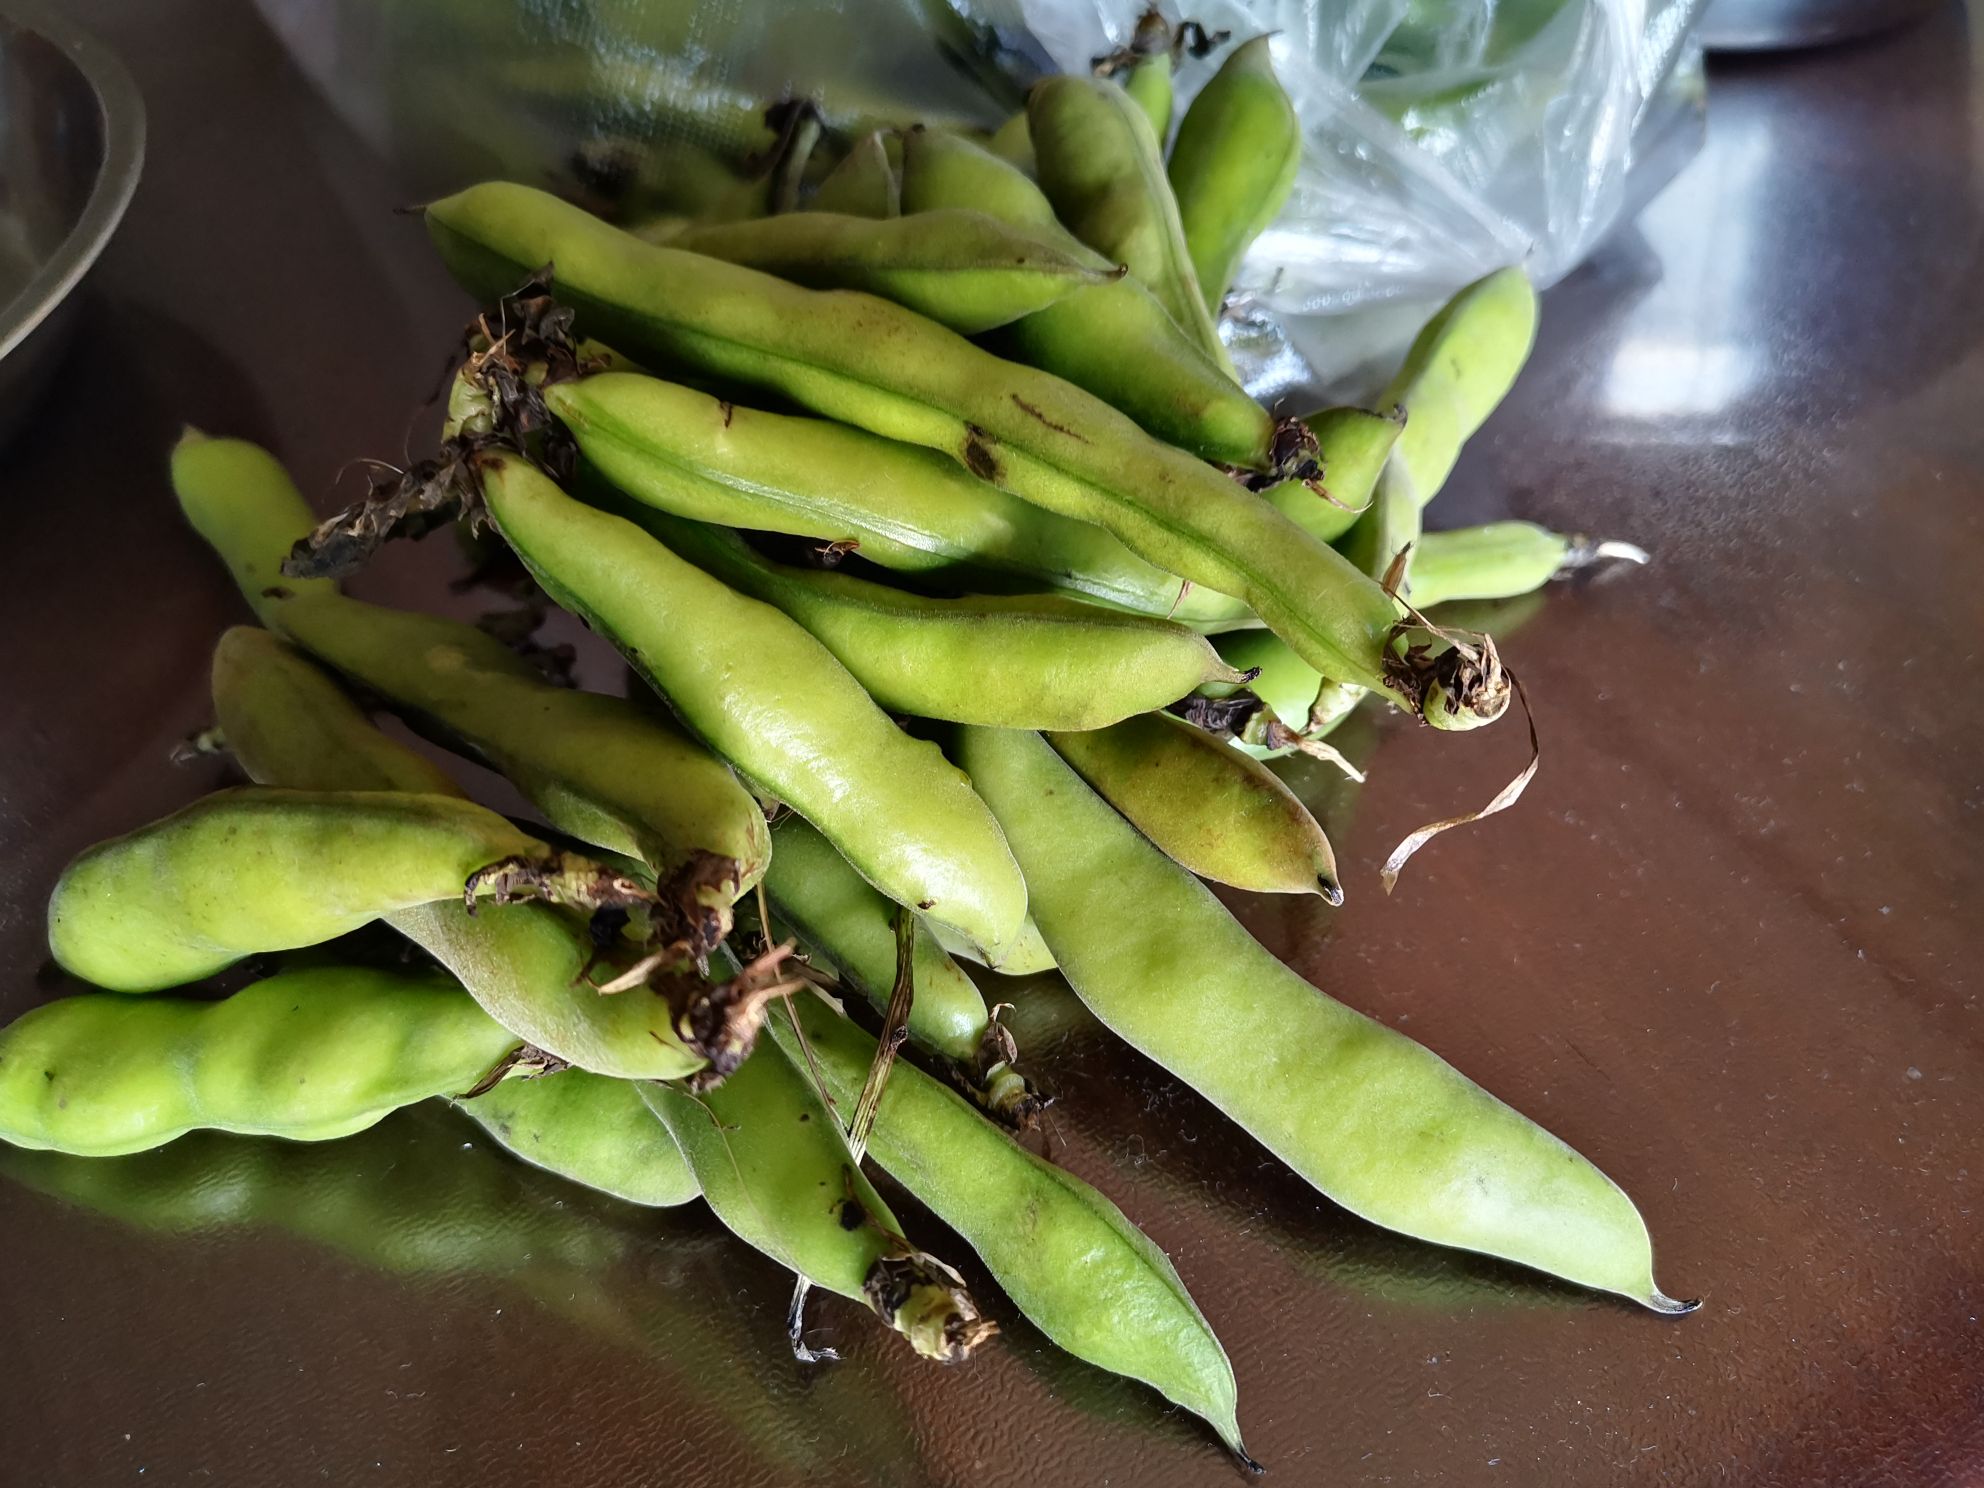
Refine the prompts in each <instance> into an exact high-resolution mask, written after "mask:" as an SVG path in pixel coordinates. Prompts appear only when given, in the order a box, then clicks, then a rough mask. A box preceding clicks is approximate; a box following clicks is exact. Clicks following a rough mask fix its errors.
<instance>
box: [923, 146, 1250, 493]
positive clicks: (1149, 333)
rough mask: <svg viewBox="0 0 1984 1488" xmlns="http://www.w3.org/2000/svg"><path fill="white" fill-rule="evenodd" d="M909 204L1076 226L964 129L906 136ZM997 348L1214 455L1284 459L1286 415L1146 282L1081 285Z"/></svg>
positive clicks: (1001, 334)
mask: <svg viewBox="0 0 1984 1488" xmlns="http://www.w3.org/2000/svg"><path fill="white" fill-rule="evenodd" d="M902 201H903V210H904V211H905V212H929V211H936V210H941V209H942V208H945V207H963V206H970V207H974V208H976V209H977V210H979V211H982V212H989V213H990V214H991V215H993V216H994V217H997V218H1000V219H1001V220H1002V221H1005V222H1010V223H1011V224H1013V225H1014V226H1015V227H1019V228H1024V229H1026V230H1029V231H1032V232H1036V233H1043V234H1059V235H1062V236H1066V233H1067V229H1065V228H1064V227H1062V226H1061V223H1060V219H1059V218H1057V217H1056V216H1055V215H1054V208H1053V206H1052V204H1051V203H1049V202H1048V200H1047V198H1046V196H1045V195H1044V194H1042V192H1041V190H1040V187H1039V186H1038V185H1037V184H1035V182H1034V181H1033V179H1032V178H1031V177H1030V176H1028V175H1026V174H1024V173H1023V172H1021V171H1019V170H1017V169H1015V168H1014V167H1013V166H1011V165H1009V164H1007V163H1006V162H1005V161H1003V160H1001V159H999V158H998V157H997V156H996V155H994V154H992V153H990V152H989V151H986V150H982V149H980V148H979V147H978V146H977V145H974V144H973V143H972V142H971V141H970V140H965V139H959V138H957V137H956V136H955V135H945V134H936V133H933V132H931V131H929V130H923V131H920V132H916V133H912V134H910V135H908V136H907V137H906V138H905V139H904V141H903V187H902ZM1068 241H1069V242H1071V243H1072V242H1075V241H1076V240H1075V239H1073V238H1069V239H1068ZM1096 262H1097V263H1099V264H1106V263H1107V262H1108V260H1107V259H1104V258H1102V257H1101V256H1100V255H1097V258H1096ZM986 345H987V346H988V347H990V348H991V349H992V350H994V351H996V352H998V353H999V354H1000V355H1001V356H1006V357H1011V358H1013V359H1014V360H1015V361H1021V362H1025V363H1026V364H1027V365H1029V366H1033V367H1038V368H1040V369H1041V370H1042V371H1045V372H1051V373H1053V374H1054V375H1055V376H1057V377H1063V378H1066V379H1067V380H1068V381H1069V382H1072V383H1074V384H1075V385H1076V386H1077V387H1079V388H1082V389H1084V390H1086V391H1088V392H1090V393H1093V394H1094V395H1095V396H1096V397H1098V398H1100V399H1102V400H1103V401H1104V402H1105V403H1108V404H1109V405H1110V406H1111V407H1113V408H1116V409H1118V410H1119V411H1121V412H1122V413H1124V414H1126V415H1128V416H1129V417H1130V418H1131V419H1133V420H1135V421H1136V423H1137V424H1138V425H1140V426H1141V427H1142V428H1143V429H1144V430H1146V431H1147V432H1148V433H1151V434H1154V435H1156V436H1157V437H1158V438H1160V439H1162V440H1164V441H1166V442H1167V443H1169V444H1175V445H1178V446H1179V447H1180V448H1182V449H1188V450H1191V451H1192V452H1193V453H1194V454H1196V455H1199V456H1202V457H1203V458H1205V459H1208V460H1215V461H1218V462H1219V463H1220V464H1223V465H1240V466H1246V467H1248V468H1250V469H1252V468H1263V469H1264V468H1267V467H1268V466H1270V465H1272V464H1273V463H1274V458H1275V456H1274V441H1275V421H1274V419H1273V418H1272V417H1271V416H1270V415H1269V414H1268V412H1267V410H1266V409H1264V408H1262V407H1261V405H1260V404H1258V403H1256V402H1255V401H1254V400H1253V399H1252V398H1250V397H1248V396H1247V393H1246V390H1245V389H1244V388H1242V387H1240V386H1239V384H1237V383H1236V382H1234V380H1233V378H1232V377H1231V376H1230V375H1229V374H1228V373H1227V371H1226V369H1225V368H1224V367H1223V366H1222V365H1221V364H1220V362H1219V361H1218V360H1217V359H1216V358H1214V357H1212V356H1209V355H1207V353H1206V352H1205V350H1204V349H1203V348H1202V347H1201V346H1199V345H1198V343H1197V342H1195V341H1193V340H1192V338H1191V337H1190V336H1189V335H1187V334H1186V333H1185V332H1184V331H1182V330H1180V329H1179V326H1178V322H1177V321H1175V320H1173V319H1172V318H1171V315H1170V312H1169V311H1167V310H1166V309H1165V308H1164V306H1163V305H1162V304H1160V303H1159V302H1158V299H1157V297H1156V296H1155V295H1153V294H1152V293H1151V292H1150V291H1149V290H1148V289H1146V288H1145V287H1144V286H1143V284H1142V283H1140V282H1139V281H1138V280H1136V279H1134V278H1131V277H1128V276H1126V277H1124V278H1122V279H1119V280H1116V281H1115V282H1113V283H1109V284H1096V285H1089V286H1086V287H1084V288H1082V289H1078V290H1076V291H1075V292H1074V293H1073V294H1071V295H1069V296H1068V297H1067V298H1066V299H1064V300H1061V301H1059V302H1057V303H1056V304H1054V305H1051V306H1049V307H1048V308H1047V309H1045V310H1041V311H1038V312H1036V313H1035V314H1033V315H1029V316H1027V317H1026V318H1025V319H1024V320H1018V321H1015V322H1013V324H1011V325H1009V326H1007V327H1005V328H1004V329H1003V330H1000V331H996V332H994V333H993V334H992V335H991V336H990V337H988V338H987V341H986Z"/></svg>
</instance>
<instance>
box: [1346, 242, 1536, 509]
mask: <svg viewBox="0 0 1984 1488" xmlns="http://www.w3.org/2000/svg"><path fill="white" fill-rule="evenodd" d="M1535 339H1536V291H1535V290H1534V289H1533V288H1532V287H1531V286H1530V282H1529V276H1528V275H1527V274H1525V273H1524V272H1523V271H1522V270H1521V269H1520V268H1508V269H1499V270H1497V271H1496V272H1495V273H1493V274H1489V275H1488V276H1486V277H1485V278H1482V279H1477V280H1476V281H1475V282H1474V283H1472V284H1470V285H1468V286H1467V288H1465V289H1463V290H1461V291H1460V293H1459V294H1457V295H1455V296H1454V297H1453V298H1452V299H1451V300H1449V301H1448V302H1447V303H1446V305H1445V307H1444V308H1443V309H1441V311H1440V313H1439V314H1438V315H1436V316H1434V317H1433V319H1432V320H1431V321H1429V322H1428V323H1427V325H1426V327H1425V329H1424V330H1422V331H1420V333H1419V335H1418V337H1417V339H1415V340H1414V341H1413V343H1412V347H1411V349H1410V350H1409V351H1408V352H1407V353H1406V356H1405V363H1404V365H1403V366H1401V367H1400V368H1399V371H1398V375H1397V376H1396V377H1394V378H1393V379H1392V381H1391V383H1390V385H1389V386H1387V387H1386V389H1385V391H1384V392H1383V393H1382V394H1381V395H1380V396H1379V398H1378V407H1380V408H1382V409H1392V408H1397V409H1400V410H1402V411H1403V414H1404V417H1405V428H1404V430H1403V431H1402V432H1401V433H1400V434H1399V438H1398V447H1397V448H1396V449H1395V450H1394V451H1393V453H1392V460H1393V463H1394V464H1397V465H1402V466H1403V467H1404V468H1405V474H1406V475H1407V476H1408V477H1409V478H1410V480H1411V482H1412V485H1413V488H1414V490H1415V492H1416V493H1417V495H1418V500H1419V504H1420V505H1421V506H1424V505H1425V504H1426V503H1427V502H1429V501H1431V500H1432V499H1433V498H1434V497H1435V496H1437V495H1438V494H1439V492H1440V488H1441V487H1442V486H1444V485H1445V484H1446V483H1447V476H1448V475H1449V474H1451V473H1452V471H1453V468H1454V461H1455V460H1457V459H1458V458H1459V457H1460V447H1461V445H1463V444H1464V443H1466V442H1467V440H1468V439H1469V438H1470V437H1471V436H1472V435H1473V433H1474V431H1475V430H1477V429H1479V428H1480V427H1481V425H1482V423H1483V421H1484V420H1486V419H1487V417H1488V415H1489V414H1491V413H1493V412H1494V411H1495V406H1496V405H1497V404H1498V403H1500V402H1501V401H1502V399H1503V398H1504V397H1506V396H1507V395H1508V391H1509V389H1510V388H1511V387H1512V386H1514V384H1515V380H1516V374H1517V373H1518V372H1520V371H1521V370H1522V365H1523V363H1524V362H1526V361H1527V360H1528V359H1529V349H1530V346H1531V345H1532V344H1533V343H1534V341H1535Z"/></svg>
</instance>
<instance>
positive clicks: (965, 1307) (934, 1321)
mask: <svg viewBox="0 0 1984 1488" xmlns="http://www.w3.org/2000/svg"><path fill="white" fill-rule="evenodd" d="M861 1290H862V1293H863V1294H864V1295H865V1296H866V1297H867V1299H868V1305H869V1306H870V1307H872V1308H874V1309H875V1312H876V1315H877V1316H879V1317H880V1318H881V1319H882V1321H883V1322H885V1323H887V1324H888V1325H889V1326H890V1327H891V1328H894V1329H895V1330H896V1331H897V1332H898V1333H900V1334H902V1336H903V1337H904V1338H906V1339H908V1340H909V1346H910V1347H911V1348H913V1349H915V1350H916V1352H917V1353H919V1354H921V1355H922V1356H923V1357H924V1358H926V1359H935V1360H936V1361H937V1362H938V1363H940V1364H962V1363H963V1362H964V1361H965V1360H966V1359H968V1358H970V1357H971V1353H972V1350H973V1349H975V1348H977V1347H978V1346H979V1345H980V1344H982V1343H984V1342H985V1340H986V1339H988V1338H990V1337H992V1336H993V1335H994V1334H995V1333H997V1332H998V1331H999V1325H998V1324H997V1323H995V1322H993V1321H992V1319H990V1318H988V1317H981V1316H980V1315H979V1312H978V1306H977V1304H976V1303H974V1302H973V1301H972V1300H971V1297H970V1296H969V1295H968V1294H967V1293H966V1291H965V1288H964V1278H962V1277H961V1276H959V1275H958V1273H957V1272H955V1271H953V1270H952V1269H951V1268H950V1267H949V1266H946V1265H945V1264H944V1263H943V1262H942V1261H940V1260H938V1259H937V1258H936V1257H935V1256H932V1255H925V1254H924V1253H923V1252H922V1251H920V1250H908V1249H905V1250H904V1252H903V1253H902V1254H900V1255H894V1256H885V1257H884V1258H883V1259H881V1260H879V1261H877V1262H876V1263H875V1264H874V1266H872V1267H871V1268H870V1269H869V1272H868V1275H867V1278H866V1279H865V1280H864V1281H863V1283H862V1288H861Z"/></svg>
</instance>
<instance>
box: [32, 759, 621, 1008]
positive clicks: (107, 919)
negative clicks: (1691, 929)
mask: <svg viewBox="0 0 1984 1488" xmlns="http://www.w3.org/2000/svg"><path fill="white" fill-rule="evenodd" d="M636 893H637V890H636V888H635V886H634V885H632V884H629V883H628V882H627V881H626V880H624V879H620V878H619V877H618V876H617V875H612V874H609V873H607V872H606V871H605V870H602V869H600V868H599V867H598V866H597V865H595V864H591V863H587V862H585V861H583V860H578V859H572V858H569V857H567V856H566V855H564V854H560V853H558V852H556V851H554V850H553V849H552V848H550V847H548V846H546V845H545V844H544V843H542V842H540V841H538V840H537V839H536V838H535V837H532V836H530V835H529V834H527V833H525V832H522V831H520V830H519V829H517V828H516V827H514V826H512V825H511V824H510V823H509V822H507V821H505V820H504V819H503V818H502V817H500V816H498V815H497V814H496V813H495V812H493V811H489V810H487V809H485V808H484V807H481V806H478V805H476V804H475V803H474V802H472V801H464V800H461V799H459V798H457V797H453V796H416V795H407V794H403V793H400V792H397V791H390V792H389V791H304V790H279V789H274V788H270V787H264V786H243V787H239V788H237V789H234V790H224V791H216V792H215V793H214V794H212V795H210V796H207V797H205V798H203V799H201V800H198V801H195V802H194V803H193V804H192V805H190V806H186V807H183V808H181V809H180V810H178V811H176V812H174V813H173V814H172V815H170V816H167V817H164V818H163V819H161V820H159V821H156V822H153V823H152V824H151V825H150V826H146V827H140V828H139V829H138V830H137V831H135V832H131V833H128V834H126V835H125V836H122V837H116V838H112V839H111V840H110V841H108V842H100V843H98V844H97V845H96V846H95V847H92V848H89V849H87V850H85V851H84V852H83V853H82V854H81V855H80V856H78V857H77V858H76V859H75V860H74V861H73V862H72V863H70V864H69V866H68V867H67V868H65V869H63V870H62V876H61V878H60V879H58V880H57V881H56V884H55V892H54V893H53V894H52V895H51V896H50V898H49V901H48V944H49V948H50V949H51V950H52V951H53V952H54V955H55V959H56V961H57V962H58V963H59V964H60V965H61V966H62V967H63V969H64V970H66V971H69V972H71V973H73V974H74V975H76V976H79V977H81V978H83V979H84V980H85V981H89V982H94V983H95V984H96V985H97V986H99V987H105V988H108V989H109V990H111V991H113V992H154V991H158V990H159V989H161V988H165V987H178V986H183V985H185V984H186V983H188V982H192V981H197V980H199V979H200V978H201V977H204V976H210V975H212V974H213V973H214V972H216V971H220V970H222V969H223V968H225V967H228V966H231V965H233V964H234V963H235V962H236V961H239V960H241V959H242V958H243V957H246V956H252V955H256V954H258V953H261V952H264V951H285V950H295V949H298V948H300V947H303V946H312V945H319V944H322V943H323V942H324V941H327V940H332V939H335V938H336V937H337V936H340V935H344V934H346V933H348V932H349V931H352V930H356V929H358V928H359V927H360V926H362V925H368V924H370V923H371V922H372V921H373V920H376V919H378V918H380V917H381V916H382V915H386V914H389V913H391V912H392V911H394V910H402V909H411V908H413V907H414V906H416V905H421V904H429V903H433V902H434V901H436V900H452V901H454V902H455V903H456V904H457V905H459V904H460V903H461V902H462V901H463V899H464V897H465V896H466V898H467V899H468V900H469V902H471V903H472V902H473V901H474V900H475V899H476V898H479V897H484V896H488V895H494V896H496V897H497V898H499V899H507V898H512V897H528V896H530V895H538V896H542V897H545V898H549V899H553V900H554V901H559V902H566V903H578V904H589V903H593V902H612V901H619V902H625V901H626V900H628V899H631V898H632V897H633V896H634V895H635V894H636Z"/></svg>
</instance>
